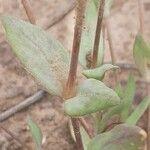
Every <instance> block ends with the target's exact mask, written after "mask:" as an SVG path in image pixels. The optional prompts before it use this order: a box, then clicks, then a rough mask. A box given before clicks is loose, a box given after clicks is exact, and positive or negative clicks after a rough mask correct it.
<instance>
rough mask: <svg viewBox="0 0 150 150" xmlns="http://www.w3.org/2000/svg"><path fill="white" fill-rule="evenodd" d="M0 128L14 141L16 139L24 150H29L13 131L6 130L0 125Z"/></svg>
mask: <svg viewBox="0 0 150 150" xmlns="http://www.w3.org/2000/svg"><path fill="white" fill-rule="evenodd" d="M0 128H1V129H2V130H4V131H5V132H6V133H7V134H8V135H10V136H11V137H12V138H13V139H15V140H16V141H17V142H18V143H19V144H20V145H21V146H22V148H23V149H27V150H28V149H29V147H27V145H26V144H25V143H23V142H22V141H21V140H20V139H19V138H18V137H17V136H16V135H14V134H13V133H12V132H11V131H9V130H8V129H6V128H4V127H3V126H2V125H0Z"/></svg>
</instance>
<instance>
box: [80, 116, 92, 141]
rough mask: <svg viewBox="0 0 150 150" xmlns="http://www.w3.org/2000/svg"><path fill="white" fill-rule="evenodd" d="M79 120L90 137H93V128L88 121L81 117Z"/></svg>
mask: <svg viewBox="0 0 150 150" xmlns="http://www.w3.org/2000/svg"><path fill="white" fill-rule="evenodd" d="M79 122H80V124H81V125H82V127H83V128H84V129H85V131H86V132H87V134H88V135H89V137H90V138H91V139H92V138H93V137H94V135H93V131H92V129H91V128H90V127H89V126H88V124H87V122H86V121H85V120H84V119H83V118H79Z"/></svg>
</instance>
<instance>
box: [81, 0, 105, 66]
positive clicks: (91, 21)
mask: <svg viewBox="0 0 150 150" xmlns="http://www.w3.org/2000/svg"><path fill="white" fill-rule="evenodd" d="M96 22H97V9H96V7H95V4H94V2H93V0H88V1H87V7H86V13H85V21H84V29H83V32H82V37H81V46H80V52H79V62H80V64H81V65H82V66H83V67H84V68H89V67H90V64H89V63H90V61H91V60H89V58H88V56H90V54H91V53H92V50H93V44H94V38H95V32H96ZM103 58H104V39H103V35H102V34H101V37H100V46H99V53H98V61H97V66H100V65H101V64H102V63H103Z"/></svg>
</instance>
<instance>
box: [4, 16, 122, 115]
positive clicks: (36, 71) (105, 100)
mask: <svg viewBox="0 0 150 150" xmlns="http://www.w3.org/2000/svg"><path fill="white" fill-rule="evenodd" d="M2 23H3V25H4V28H5V30H6V35H7V38H8V41H9V43H10V45H11V46H12V48H13V51H14V52H15V53H16V55H17V56H18V58H19V59H20V61H21V62H22V63H23V65H24V66H25V68H26V70H27V71H29V72H30V73H31V74H32V75H33V76H34V77H35V78H36V79H37V80H38V81H39V82H40V83H41V84H42V85H43V86H44V87H45V88H46V89H47V91H48V92H49V93H51V94H53V95H58V96H62V92H63V88H64V87H65V84H66V81H67V77H68V70H69V54H68V52H67V50H66V49H65V48H64V47H63V46H62V45H61V44H60V43H59V42H58V41H56V40H54V39H53V38H51V37H50V36H49V35H48V34H47V33H46V32H44V31H43V30H41V29H40V28H38V27H36V26H34V25H32V24H30V23H26V22H24V21H21V20H18V19H16V18H13V17H9V16H5V17H2ZM112 68H116V67H114V66H112V65H104V66H103V67H101V68H98V70H96V74H99V75H100V76H99V79H102V78H103V76H104V74H105V72H106V71H107V70H109V69H112ZM94 72H95V70H94ZM84 74H85V75H86V76H87V77H88V76H89V75H93V71H91V70H89V71H88V70H86V71H85V72H84ZM94 75H95V73H94ZM96 76H97V75H96ZM97 77H98V76H97ZM85 85H86V86H85ZM78 89H79V90H78V92H77V96H76V97H75V100H71V101H69V100H68V101H67V102H66V105H65V108H66V112H67V114H68V115H74V116H76V115H80V116H82V115H85V114H89V113H92V112H96V111H98V110H101V109H107V108H108V107H111V106H114V105H116V104H118V103H119V97H118V95H117V94H116V93H115V92H114V91H113V90H112V89H110V88H108V87H106V86H105V85H104V84H103V83H102V82H101V81H98V80H95V79H87V80H85V81H83V82H81V84H80V85H79V88H78ZM80 90H81V91H80ZM85 99H87V101H85ZM93 100H94V101H93ZM68 102H69V103H72V104H68ZM74 103H76V105H74ZM77 105H78V106H77ZM87 105H88V106H91V107H86V106H87ZM71 106H72V107H71ZM73 106H76V107H74V109H72V113H71V112H70V111H68V110H69V109H70V108H69V107H71V108H73ZM77 107H80V108H79V109H83V108H84V109H83V110H81V111H80V113H79V112H78V109H77ZM98 107H99V108H98ZM75 112H76V113H78V114H74V113H75Z"/></svg>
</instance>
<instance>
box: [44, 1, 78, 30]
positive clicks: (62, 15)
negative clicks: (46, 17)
mask: <svg viewBox="0 0 150 150" xmlns="http://www.w3.org/2000/svg"><path fill="white" fill-rule="evenodd" d="M68 5H69V6H68V7H67V8H63V10H61V11H60V12H59V14H56V15H54V17H53V18H52V19H51V20H50V21H49V22H48V21H46V23H44V25H43V28H44V29H46V30H47V29H49V28H51V27H53V26H54V25H56V24H57V23H59V22H60V21H61V20H63V19H64V18H65V17H66V16H67V15H68V14H69V13H70V12H72V10H73V9H74V8H75V6H76V3H75V2H70V4H68Z"/></svg>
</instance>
